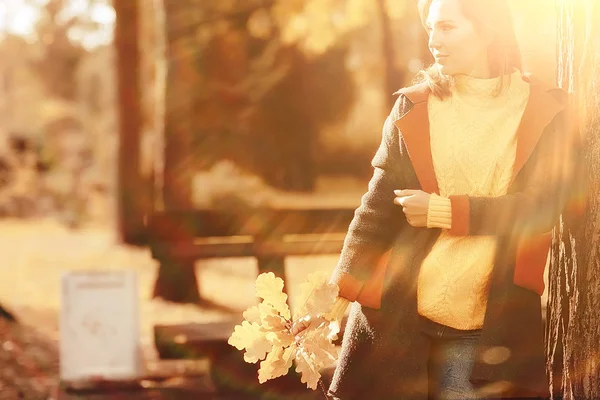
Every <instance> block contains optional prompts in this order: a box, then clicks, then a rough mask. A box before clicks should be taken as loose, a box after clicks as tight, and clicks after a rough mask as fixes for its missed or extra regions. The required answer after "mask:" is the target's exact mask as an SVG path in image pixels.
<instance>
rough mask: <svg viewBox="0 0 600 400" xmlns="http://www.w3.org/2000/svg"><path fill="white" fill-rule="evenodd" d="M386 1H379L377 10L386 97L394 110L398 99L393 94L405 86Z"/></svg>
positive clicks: (389, 105) (389, 106)
mask: <svg viewBox="0 0 600 400" xmlns="http://www.w3.org/2000/svg"><path fill="white" fill-rule="evenodd" d="M385 3H386V2H385V0H377V10H378V13H379V19H380V23H381V41H382V43H381V45H382V49H383V58H384V60H385V95H386V99H388V108H392V106H393V105H394V102H395V101H396V98H395V97H393V96H392V93H394V92H396V91H397V90H398V89H400V88H401V87H402V86H403V84H404V71H403V70H401V69H400V68H398V67H397V64H396V50H395V46H394V35H393V33H392V23H391V21H390V17H389V15H388V13H387V9H386V5H385Z"/></svg>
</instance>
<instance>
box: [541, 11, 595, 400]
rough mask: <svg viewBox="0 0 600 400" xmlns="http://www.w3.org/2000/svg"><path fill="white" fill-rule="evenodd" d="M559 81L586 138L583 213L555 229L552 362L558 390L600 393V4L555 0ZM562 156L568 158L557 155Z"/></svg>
mask: <svg viewBox="0 0 600 400" xmlns="http://www.w3.org/2000/svg"><path fill="white" fill-rule="evenodd" d="M556 4H557V7H558V8H557V10H558V81H559V84H560V85H562V87H564V88H565V89H566V90H568V91H569V93H571V95H572V103H573V108H574V109H575V110H576V113H575V115H577V123H578V124H579V125H580V127H579V128H580V129H579V133H580V137H581V140H582V146H581V154H580V156H579V161H580V162H581V164H580V165H579V166H578V167H579V168H580V170H579V172H578V174H577V176H578V178H579V179H581V181H582V182H581V185H580V189H581V193H576V194H577V198H578V199H579V200H580V204H579V207H577V208H575V210H576V211H579V212H577V213H572V212H567V213H565V214H564V215H563V217H562V220H561V224H560V225H559V226H558V227H557V228H556V229H555V232H554V235H553V244H552V253H551V258H550V269H549V283H550V285H549V300H548V326H547V332H548V335H547V338H548V343H547V356H548V370H549V372H550V373H551V376H552V391H553V398H560V399H565V400H573V399H577V400H580V399H581V400H584V399H597V398H600V364H599V363H598V343H600V327H599V325H598V320H599V319H600V303H599V302H600V300H599V299H600V278H599V274H600V252H599V251H598V249H600V219H599V218H598V216H599V215H600V214H599V213H600V181H599V177H600V174H599V171H600V111H599V110H600V41H599V39H598V38H599V37H600V27H599V25H598V21H600V4H599V3H598V2H597V1H596V0H557V2H556ZM556 161H557V162H564V161H565V160H556Z"/></svg>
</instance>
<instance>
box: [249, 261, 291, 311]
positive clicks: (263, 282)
mask: <svg viewBox="0 0 600 400" xmlns="http://www.w3.org/2000/svg"><path fill="white" fill-rule="evenodd" d="M256 296H257V297H260V298H261V299H263V302H264V303H266V304H270V305H271V306H273V308H274V309H275V310H277V312H278V313H279V314H280V315H281V316H282V317H284V318H285V319H289V318H290V307H289V306H288V304H287V297H288V296H287V294H285V293H283V279H281V278H278V277H276V276H275V274H274V273H272V272H267V273H262V274H260V275H259V276H258V278H256Z"/></svg>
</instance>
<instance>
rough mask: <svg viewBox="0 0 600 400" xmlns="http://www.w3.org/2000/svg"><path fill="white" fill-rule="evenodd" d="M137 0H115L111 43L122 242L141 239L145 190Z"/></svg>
mask: <svg viewBox="0 0 600 400" xmlns="http://www.w3.org/2000/svg"><path fill="white" fill-rule="evenodd" d="M139 3H140V0H115V1H114V7H115V11H116V15H117V19H116V25H115V39H114V42H115V46H116V50H117V65H116V67H117V79H118V98H119V141H120V143H119V161H118V163H119V165H118V171H119V172H118V194H117V196H118V198H117V202H118V220H119V233H120V236H121V239H122V240H123V241H124V242H125V243H129V244H136V245H141V244H144V243H145V241H146V240H145V228H144V213H145V211H147V210H146V209H145V208H146V207H147V205H148V204H149V201H148V198H147V196H148V194H149V191H148V190H147V189H148V188H147V187H146V186H147V185H145V184H144V182H143V179H142V177H141V174H140V130H141V121H142V119H141V118H142V114H141V92H140V83H139V79H140V52H139V47H138V46H139V17H140V4H139Z"/></svg>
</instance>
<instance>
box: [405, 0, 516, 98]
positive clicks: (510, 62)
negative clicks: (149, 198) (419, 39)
mask: <svg viewBox="0 0 600 400" xmlns="http://www.w3.org/2000/svg"><path fill="white" fill-rule="evenodd" d="M433 1H434V0H419V2H418V5H417V7H418V9H419V16H420V18H421V23H422V24H423V26H424V27H426V20H427V16H428V14H429V7H430V6H431V3H432V2H433ZM459 1H460V3H461V8H462V11H463V13H464V15H465V17H467V18H468V19H469V20H470V21H471V22H473V25H474V26H475V29H476V30H478V31H483V30H486V29H487V30H490V31H491V32H492V33H493V35H494V39H493V40H492V42H491V44H490V45H489V47H488V63H489V67H490V71H491V72H492V74H493V75H494V76H501V77H502V79H500V83H499V85H498V89H497V91H496V95H497V94H500V93H501V92H502V91H503V90H505V89H506V88H507V87H508V86H509V85H510V73H511V72H512V71H513V70H514V69H515V68H516V69H518V70H520V71H522V70H523V65H522V64H523V63H522V58H521V51H520V50H519V44H518V43H517V37H516V35H515V30H514V25H513V19H512V14H511V12H510V8H509V7H508V4H507V3H506V0H485V1H482V0H459ZM507 75H508V81H506V79H505V76H507ZM415 81H416V82H427V84H428V85H429V88H430V89H431V92H432V93H433V94H434V95H435V96H437V97H439V98H444V97H447V96H450V86H451V85H452V77H450V76H448V75H444V74H442V73H441V72H440V70H439V68H438V65H437V64H433V65H431V66H429V67H428V68H425V69H423V70H421V71H419V73H418V74H417V76H416V78H415Z"/></svg>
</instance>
